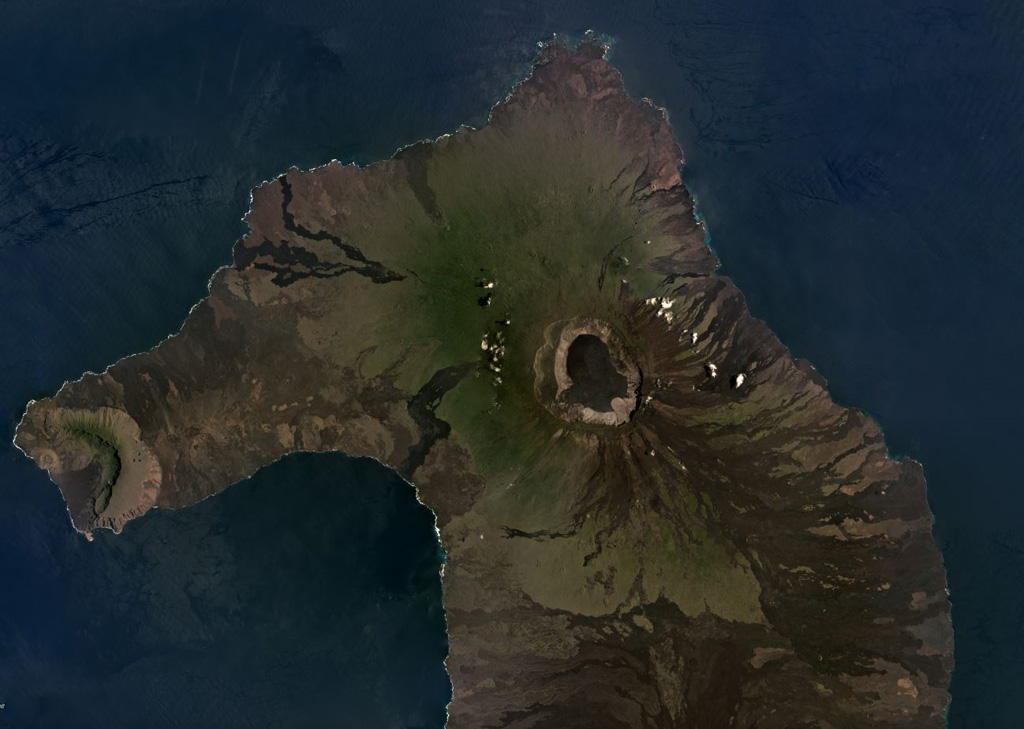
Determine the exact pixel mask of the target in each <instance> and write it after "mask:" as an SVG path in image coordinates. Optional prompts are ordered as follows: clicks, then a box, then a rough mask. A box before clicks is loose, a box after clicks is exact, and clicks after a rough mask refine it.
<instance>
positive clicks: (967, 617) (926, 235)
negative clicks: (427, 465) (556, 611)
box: [0, 0, 1024, 729]
mask: <svg viewBox="0 0 1024 729" xmlns="http://www.w3.org/2000/svg"><path fill="white" fill-rule="evenodd" d="M588 28H593V29H594V30H596V31H598V32H600V33H603V34H606V35H608V36H610V37H612V38H613V39H614V41H615V44H614V47H613V51H612V60H613V61H614V62H615V63H616V64H617V65H618V66H619V67H620V68H621V69H622V71H623V75H624V77H625V80H626V83H627V87H628V88H629V90H630V91H631V92H632V93H633V94H634V95H636V96H649V97H650V98H652V99H653V100H654V101H655V102H657V103H659V104H661V105H663V106H665V107H666V108H667V109H668V111H669V114H670V118H671V120H672V122H673V126H674V128H675V131H676V134H677V137H678V138H679V140H680V142H681V144H682V146H683V149H684V152H685V154H686V157H687V166H686V169H685V179H686V181H687V184H688V185H689V186H690V188H691V190H692V191H693V192H694V194H695V195H696V197H697V199H698V203H699V206H700V211H701V214H702V215H703V216H704V218H705V219H706V221H707V224H708V228H709V230H710V233H711V244H712V245H713V247H714V248H715V250H716V252H717V253H718V254H719V256H720V257H721V259H722V262H723V270H724V271H725V272H726V273H727V274H728V275H730V276H732V277H733V278H734V279H735V280H736V282H737V283H738V284H739V286H740V288H741V289H742V290H743V291H744V293H745V294H746V296H747V299H748V302H749V304H750V307H751V309H752V311H753V312H754V313H755V315H757V316H760V317H762V318H764V319H765V320H766V321H767V322H768V323H769V324H770V325H771V327H772V328H773V329H774V330H775V331H776V333H778V334H779V336H780V338H781V339H782V341H783V342H785V343H786V344H787V345H789V346H790V348H791V349H792V350H793V352H794V353H795V354H797V355H799V356H803V357H807V358H808V359H810V360H811V361H812V362H813V363H814V364H815V365H816V366H817V367H818V369H819V370H820V371H821V372H822V373H823V374H824V375H825V376H826V377H827V378H828V379H829V382H830V387H831V390H832V393H833V395H834V396H835V397H836V399H838V400H839V401H840V402H843V403H847V404H853V405H856V406H858V407H862V408H864V409H865V410H867V411H868V412H870V413H871V414H872V415H874V416H875V417H876V418H877V419H878V420H879V422H880V423H881V425H882V426H883V428H884V429H885V432H886V435H887V439H888V442H889V445H890V448H891V450H892V451H893V453H894V454H895V455H898V456H909V457H913V458H917V459H918V460H920V461H922V462H923V463H924V465H925V469H926V473H927V476H928V480H929V489H930V491H929V496H930V500H931V503H932V506H933V509H934V511H935V513H936V520H937V521H936V538H937V540H938V542H939V544H940V546H941V547H942V549H943V552H944V555H945V559H946V564H947V568H948V570H949V585H950V591H951V595H952V600H953V605H954V615H953V619H954V631H955V635H956V662H957V665H956V670H955V675H954V681H953V687H952V697H953V700H952V705H951V708H950V713H949V724H950V726H951V727H958V728H959V727H994V728H995V729H999V728H1001V727H1018V726H1024V706H1022V704H1021V701H1020V699H1019V698H1018V696H1017V694H1019V687H1020V686H1021V685H1024V662H1022V661H1021V660H1020V657H1019V656H1020V654H1021V652H1022V650H1024V529H1022V526H1021V525H1022V524H1024V495H1022V493H1021V478H1020V476H1019V475H1018V468H1017V463H1016V458H1015V456H1016V455H1017V451H1018V450H1019V446H1018V440H1019V438H1020V432H1021V428H1020V425H1019V424H1018V423H1019V419H1020V417H1021V413H1024V396H1022V395H1021V389H1020V387H1019V385H1018V383H1017V369H1018V367H1019V363H1020V362H1021V361H1024V327H1022V324H1021V312H1022V311H1024V286H1022V285H1021V284H1022V280H1024V279H1022V275H1024V213H1022V212H1021V210H1020V206H1019V203H1018V198H1019V191H1020V190H1021V188H1022V182H1024V125H1022V123H1021V121H1020V120H1021V119H1022V118H1024V92H1022V89H1024V83H1022V81H1024V78H1022V74H1024V7H1022V6H1020V4H1019V3H1015V2H1014V1H1013V0H981V1H978V0H952V1H951V2H946V3H942V4H935V3H933V2H924V1H923V0H920V1H919V0H865V1H864V2H861V3H838V2H831V1H829V2H821V1H820V0H787V1H784V2H783V1H777V2H770V3H769V2H764V1H763V0H682V1H680V2H668V1H667V0H661V1H654V0H637V2H630V3H621V2H613V1H612V0H592V1H591V2H586V3H584V2H562V1H560V0H553V1H549V2H539V1H536V0H529V1H527V0H522V1H520V2H502V3H497V2H492V1H491V2H479V1H474V2H470V1H469V0H454V1H453V2H451V3H448V4H447V5H446V6H444V7H436V6H435V5H434V4H432V3H411V2H408V0H401V1H399V0H390V1H389V2H382V3H373V4H370V3H365V4H356V3H351V2H331V3H327V2H321V1H313V0H298V1H297V2H293V3H270V2H267V0H254V1H252V2H248V3H241V2H224V1H223V0H217V1H213V2H199V1H198V0H177V1H176V2H172V3H156V2H130V3H129V2H126V1H119V0H97V2H95V3H89V4H86V5H77V6H76V5H70V6H69V5H68V4H65V3H56V2H52V1H50V2H47V1H46V0H42V1H38V2H28V1H27V0H8V1H7V2H4V3H0V67H2V68H3V69H4V71H3V73H0V170H2V173H3V174H2V175H0V312H2V314H3V315H2V316H0V430H2V431H3V432H4V433H5V434H6V435H5V437H4V439H3V442H4V443H9V441H10V436H12V435H13V428H14V424H15V422H16V421H17V419H18V417H19V415H20V413H21V410H22V408H23V407H24V404H25V402H26V401H27V400H28V399H30V398H32V397H36V396H42V395H46V394H49V393H52V392H53V391H54V390H56V389H57V388H58V387H59V386H60V384H61V383H62V382H63V381H64V380H66V379H68V378H73V377H77V376H78V375H79V374H80V373H81V372H83V371H84V370H89V369H91V370H98V369H102V368H103V367H104V366H106V365H107V364H109V363H110V362H112V361H114V360H116V359H117V358H119V357H121V356H124V355H126V354H129V353H131V352H135V351H139V350H141V349H145V348H148V347H151V346H153V345H154V344H155V343H157V342H158V341H160V340H161V339H162V338H163V337H164V336H166V335H167V334H168V333H170V332H172V331H174V330H176V329H177V327H178V326H179V325H180V323H181V321H182V320H183V319H184V317H185V315H186V314H187V312H188V309H189V307H190V306H191V305H192V304H193V303H194V302H195V301H196V300H197V299H198V298H200V297H201V296H202V295H203V294H204V293H205V287H206V281H207V279H208V278H209V276H210V274H211V273H212V272H213V270H214V269H215V268H216V267H217V266H218V265H222V264H224V263H226V262H227V261H228V257H229V253H230V249H231V244H232V242H233V241H234V240H235V239H236V238H237V237H238V236H239V235H240V234H241V231H242V226H241V223H240V222H239V219H240V217H241V215H242V213H243V212H244V211H245V208H246V207H247V203H248V192H249V190H250V189H251V187H252V186H253V185H255V184H258V183H259V182H260V181H261V180H264V179H267V178H269V177H271V176H273V175H275V174H278V173H280V172H282V171H283V170H285V169H287V168H288V167H289V166H290V165H298V166H300V167H307V166H312V165H317V164H322V163H323V162H325V161H327V160H329V159H332V158H337V159H341V160H346V161H348V160H353V161H358V162H368V161H371V160H373V159H377V158H380V157H383V156H388V155H390V154H391V152H392V151H393V150H394V149H395V148H396V147H398V146H400V145H403V144H406V143H408V142H410V141H413V140H416V139H420V138H424V137H433V136H436V135H437V134H440V133H443V132H446V131H450V130H451V129H453V128H454V127H456V126H457V125H458V124H461V123H469V124H473V125H480V124H483V123H484V122H485V120H486V112H487V109H488V108H489V107H490V106H491V105H492V104H493V103H494V102H495V101H497V100H498V99H500V98H501V97H502V96H503V95H504V94H505V93H506V91H507V90H508V88H509V87H510V85H511V84H512V83H513V82H514V81H515V80H516V79H517V77H519V76H520V75H521V74H523V73H524V72H525V71H526V69H527V68H528V64H529V62H530V59H531V58H532V56H533V54H534V53H535V50H536V43H537V42H538V41H540V40H543V39H546V38H548V37H550V36H551V34H552V33H564V34H567V35H569V36H578V35H579V34H580V33H582V32H583V31H585V30H586V29H588ZM296 487H297V488H296ZM346 497H347V498H346ZM337 499H340V500H337ZM325 504H326V506H324V505H325ZM321 507H323V508H324V514H318V513H317V510H318V509H319V508H321ZM325 515H326V516H325ZM328 516H329V518H328ZM368 522H369V523H372V524H374V525H376V526H375V527H374V528H375V529H376V531H374V530H373V529H368V528H366V524H367V523H368ZM417 530H419V531H418V532H417ZM414 532H415V533H419V534H420V535H421V536H419V537H415V538H414V537H413V536H411V535H413V533H414ZM406 534H409V535H410V536H409V538H408V539H402V540H397V541H393V540H391V539H388V540H387V541H388V544H389V545H390V546H389V548H388V549H383V548H381V549H373V548H371V547H370V546H369V545H370V544H379V543H380V540H381V539H382V538H384V537H382V536H381V535H403V536H404V535H406ZM289 535H291V536H289ZM317 535H320V536H322V539H321V538H320V537H318V536H317ZM392 546H393V549H392V548H391V547H392ZM439 559H440V556H439V553H438V552H437V544H436V540H434V539H433V532H432V529H431V528H430V524H429V514H426V513H425V512H424V511H423V510H422V509H420V508H419V507H418V506H417V504H416V501H415V498H414V495H413V493H412V492H411V490H410V489H409V488H408V487H406V486H404V484H402V482H400V481H395V480H394V479H393V477H392V476H390V475H388V473H387V472H385V471H382V470H381V469H379V468H375V467H374V466H373V465H372V464H368V463H365V462H352V461H350V460H348V459H346V458H344V457H343V456H321V457H311V456H298V457H296V458H294V459H286V460H285V461H282V462H280V463H279V464H276V465H275V466H273V467H270V468H268V469H266V470H265V471H263V472H261V473H260V474H258V475H257V476H256V477H255V478H254V479H252V480H250V481H249V482H246V483H243V484H240V485H238V486H235V487H232V488H231V489H228V490H227V491H225V492H224V493H223V494H220V495H218V496H216V497H213V498H211V499H209V500H208V501H206V502H203V503H202V504H200V505H198V506H196V507H194V508H190V509H185V510H182V511H180V512H173V513H172V512H155V513H154V514H152V515H151V516H147V517H145V518H144V519H142V520H140V521H139V522H138V523H137V524H134V525H132V526H131V527H130V528H129V529H127V530H126V532H125V534H123V535H121V536H120V537H113V536H112V535H108V534H103V535H100V536H98V538H97V540H96V542H94V543H92V544H88V543H86V542H85V541H84V540H83V539H81V538H78V537H76V536H75V535H74V534H73V532H72V530H71V527H70V524H69V522H68V519H67V516H66V513H65V511H64V507H63V504H62V502H61V499H60V496H59V493H58V492H57V490H56V488H55V487H53V486H52V485H50V484H49V482H48V481H47V479H46V478H45V476H44V475H43V474H41V473H40V472H38V471H36V470H35V469H34V468H33V467H32V466H31V464H29V463H28V461H27V460H25V459H24V458H23V457H21V456H20V454H18V453H17V452H16V451H14V449H13V448H11V447H10V446H7V445H5V446H0V582H2V587H0V703H4V704H6V708H5V709H3V710H0V726H2V725H3V723H4V722H7V723H8V724H9V725H11V726H33V725H43V726H45V725H53V726H67V725H69V724H71V725H73V724H74V723H75V722H76V721H82V722H86V723H88V722H87V720H88V719H89V718H90V717H99V716H106V717H108V718H110V720H111V723H112V724H114V725H123V726H132V725H133V724H136V723H137V722H133V720H132V718H133V717H137V716H138V715H139V714H138V713H136V714H132V712H140V711H147V712H149V713H148V714H147V716H150V717H152V716H153V715H154V714H156V715H158V716H160V717H161V719H162V721H164V723H166V724H168V725H172V726H190V725H198V724H200V723H201V722H202V721H203V720H207V721H208V722H218V721H219V722H226V721H228V719H229V718H238V717H244V720H250V719H251V720H252V721H253V722H257V723H258V722H259V721H266V722H268V723H276V724H278V725H281V724H282V722H285V723H287V722H288V717H293V719H292V721H294V722H296V723H299V722H301V721H303V720H305V721H307V722H312V723H313V724H314V725H316V723H317V722H322V719H323V717H325V716H328V715H329V716H332V717H333V719H334V723H335V724H337V725H340V726H371V725H395V726H433V727H439V726H441V725H442V723H443V716H444V713H443V707H444V704H445V701H446V700H447V692H448V690H449V687H448V686H447V685H446V683H445V679H444V673H443V665H442V664H441V661H442V660H443V655H444V647H443V646H444V626H443V620H439V618H438V616H439V615H440V614H441V613H440V612H439V611H440V588H439V584H438V582H437V579H436V567H437V560H439ZM424 560H426V561H424ZM190 586H191V587H190ZM396 586H401V587H400V588H399V587H396ZM385 595H390V596H391V598H389V599H384V598H383V597H382V596H385ZM382 605H383V606H384V607H383V608H382V607H380V606H382ZM349 618H352V619H349ZM367 630H369V631H370V634H369V637H367V634H366V631H367ZM360 641H363V642H360ZM366 641H369V643H367V642H366ZM370 644H372V646H373V650H369V649H367V650H364V649H363V647H359V648H358V649H357V650H353V646H366V645H370ZM208 646H214V647H216V651H215V653H216V656H217V657H216V659H215V660H210V661H199V660H198V653H199V652H200V651H201V650H202V649H203V647H208ZM289 647H291V648H292V649H294V650H292V649H290V648H289ZM314 647H315V650H314V649H313V648H314ZM271 677H273V683H272V685H271V682H270V678H271ZM100 679H103V680H100ZM410 682H412V684H413V685H416V686H420V685H421V686H422V692H418V691H417V692H409V691H408V690H407V688H406V689H403V688H402V687H408V686H409V685H410ZM147 692H150V693H147ZM345 697H353V698H352V701H351V702H350V701H349V700H348V699H347V698H345ZM356 699H362V700H363V701H362V702H361V703H360V702H358V701H356ZM352 702H355V703H352ZM340 703H344V704H345V708H344V709H343V710H342V709H339V708H338V707H339V705H340ZM89 712H92V713H89ZM303 712H308V713H303ZM315 712H322V713H320V714H316V713H315ZM346 712H355V713H346ZM358 712H362V713H358ZM375 712H376V713H375ZM389 722H390V724H389ZM403 722H404V723H403Z"/></svg>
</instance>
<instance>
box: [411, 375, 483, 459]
mask: <svg viewBox="0 0 1024 729" xmlns="http://www.w3.org/2000/svg"><path fill="white" fill-rule="evenodd" d="M475 366H476V365H475V364H473V363H469V362H467V363H464V364H460V365H452V366H451V367H445V368H443V369H440V370H438V371H437V372H435V373H434V374H433V376H432V377H431V378H430V379H429V380H428V381H427V384H425V385H424V386H423V387H421V388H420V389H419V392H417V393H416V394H415V395H413V396H412V398H411V399H410V400H409V404H408V409H409V415H410V417H412V419H413V422H414V423H416V427H417V428H419V431H420V440H419V442H417V443H415V444H414V445H411V446H409V455H408V456H406V459H405V461H403V462H402V466H401V467H400V468H399V470H398V472H399V474H401V475H402V476H403V477H404V478H406V479H408V478H410V477H411V476H412V474H413V473H415V472H416V469H418V468H419V467H420V466H422V465H423V462H424V461H425V460H426V459H427V454H428V453H429V452H430V449H431V448H433V446H434V444H435V443H436V442H437V441H439V440H444V439H445V438H447V437H448V435H449V434H450V433H451V432H452V426H451V425H450V424H449V423H448V422H447V421H444V420H441V418H439V417H437V415H435V414H434V413H435V411H436V410H437V406H438V405H440V404H441V398H443V397H444V395H445V393H446V392H448V391H449V390H451V389H453V388H454V387H455V386H456V385H458V384H459V382H461V381H462V378H463V377H465V376H466V375H468V374H469V373H470V372H471V371H472V369H473V368H474V367H475Z"/></svg>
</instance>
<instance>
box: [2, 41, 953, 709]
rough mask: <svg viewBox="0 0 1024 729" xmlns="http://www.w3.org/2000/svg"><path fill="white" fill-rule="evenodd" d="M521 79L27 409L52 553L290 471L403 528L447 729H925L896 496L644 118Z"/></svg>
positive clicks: (943, 649)
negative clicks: (439, 563)
mask: <svg viewBox="0 0 1024 729" xmlns="http://www.w3.org/2000/svg"><path fill="white" fill-rule="evenodd" d="M605 53H606V48H605V47H604V46H600V45H597V44H594V43H592V42H584V43H583V44H581V45H579V46H578V47H569V46H565V45H560V44H556V43H552V44H549V45H546V46H544V47H543V48H542V49H541V51H540V52H539V55H538V57H537V59H536V61H535V63H534V65H533V69H532V72H531V73H530V75H529V76H528V77H527V78H526V79H524V80H523V81H521V82H520V83H519V84H518V85H517V86H515V87H514V88H513V90H512V91H511V93H510V94H509V95H508V96H507V98H505V99H504V100H503V101H502V102H500V103H499V104H497V105H496V106H495V107H494V108H493V109H492V110H491V113H490V116H489V119H488V122H487V124H486V126H484V127H483V128H482V129H479V130H475V129H471V128H468V127H462V128H460V129H458V130H457V131H456V132H455V133H453V134H450V135H445V136H442V137H440V138H438V139H436V140H434V141H425V142H419V143H416V144H413V145H411V146H408V147H405V148H403V149H401V150H400V151H399V152H397V153H396V154H395V155H394V156H393V157H392V158H391V159H389V160H385V161H381V162H378V163H376V164H372V165H370V166H367V167H365V168H362V167H359V166H356V165H351V164H348V165H346V164H341V163H339V162H337V161H332V162H331V163H329V164H326V165H324V166H323V167H319V168H316V169H313V170H309V171H300V170H297V169H291V170H289V171H288V172H286V173H285V174H283V175H281V176H280V177H278V178H276V179H274V180H273V181H270V182H267V183H264V184H263V185H261V186H260V187H259V188H257V189H256V190H255V191H254V192H253V194H252V205H251V209H250V210H249V211H248V213H247V214H246V217H245V222H246V223H247V225H248V232H247V233H246V234H245V236H244V237H243V238H242V239H241V240H239V241H238V242H237V243H236V244H235V247H234V251H233V263H232V264H231V265H229V266H225V267H223V268H221V269H220V270H218V271H217V272H216V273H215V274H214V276H213V278H212V279H211V281H210V289H209V296H208V297H207V298H206V299H205V300H203V301H202V302H200V303H199V304H197V305H196V306H195V307H194V308H193V309H192V311H191V313H190V314H189V316H188V318H187V320H186V321H185V323H184V324H183V326H182V328H181V331H180V332H178V333H177V334H175V335H173V336H170V337H169V338H167V339H166V340H164V341H163V342H162V343H161V344H159V345H158V346H157V347H155V348H154V349H152V350H151V351H149V352H145V353H142V354H138V355H134V356H131V357H127V358H125V359H123V360H121V361H119V362H117V363H116V364H114V365H112V366H111V367H110V368H108V369H107V370H106V371H105V372H103V373H102V374H92V373H90V374H86V375H85V376H83V377H82V378H81V379H79V380H77V381H75V382H70V383H67V384H66V385H65V386H64V387H63V388H61V390H60V391H59V392H58V393H57V394H56V395H55V396H54V397H52V398H50V399H46V400H41V401H33V402H30V403H29V404H28V407H27V409H26V411H25V414H24V417H23V419H22V421H21V423H20V425H19V427H18V430H17V434H16V437H15V442H16V444H17V446H18V447H19V448H20V449H21V450H22V451H24V452H25V453H26V454H27V455H28V456H29V457H30V458H32V459H33V460H35V461H36V463H38V464H39V466H40V467H42V468H44V469H46V470H47V471H48V472H49V475H50V477H51V478H52V480H53V481H54V482H56V484H57V485H58V486H59V487H60V489H61V491H62V493H63V495H64V498H65V500H66V502H67V506H68V510H69V512H70V515H71V518H72V521H73V523H74V526H75V528H76V529H78V530H79V531H80V532H82V533H83V534H86V535H87V536H88V535H89V534H90V533H91V532H92V531H93V530H96V529H103V528H105V529H111V530H113V531H115V532H117V531H120V530H121V528H122V527H123V526H124V524H125V523H126V522H128V521H129V520H131V519H134V518H137V517H139V516H141V515H143V514H144V513H145V512H146V511H147V510H149V509H150V508H153V507H161V508H176V507H184V506H187V505H189V504H192V503H195V502H197V501H199V500H200V499H203V498H205V497H207V496H209V495H211V494H214V493H216V492H218V491H220V490H222V489H224V488H226V487H227V486H229V485H231V484H233V483H235V482H237V481H239V480H241V479H243V478H245V477H247V476H249V475H251V474H252V473H253V472H255V471H256V470H257V469H259V468H260V467H262V466H264V465H266V464H268V463H270V462H272V461H274V460H276V459H278V458H281V457H282V456H284V455H286V454H288V453H290V452H293V451H300V450H301V451H343V452H345V453H347V454H350V455H352V456H363V457H371V458H375V459H377V460H378V461H380V462H381V463H383V464H386V465H388V466H390V467H391V468H393V469H395V470H396V471H397V472H398V473H399V474H400V475H401V476H402V477H404V478H405V479H406V480H408V481H409V482H410V483H412V484H413V485H414V486H415V487H416V489H417V493H418V496H419V498H420V499H421V500H422V502H423V503H425V504H426V505H427V506H429V507H430V508H431V509H432V510H433V511H434V513H435V515H436V520H437V522H436V523H437V528H438V532H439V536H440V540H441V543H442V545H443V547H444V549H445V550H446V552H447V563H446V565H445V567H444V569H443V573H442V584H443V594H444V606H445V611H446V617H447V625H448V633H449V640H450V650H449V656H448V659H447V667H448V672H449V675H450V676H451V681H452V684H453V691H454V695H453V698H452V701H451V704H450V705H449V707H448V711H449V720H448V726H449V727H451V728H452V729H462V728H466V729H481V728H483V727H507V728H512V727H517V728H519V727H522V728H525V727H534V728H541V727H552V728H557V729H563V728H564V727H600V728H604V727H608V728H611V727H693V728H697V727H701V728H707V727H712V728H714V727H748V728H752V727H758V729H772V728H780V729H781V728H786V729H793V728H795V727H818V728H819V729H828V728H832V729H841V728H845V727H865V726H871V727H942V726H944V725H945V721H944V711H945V708H946V705H947V702H948V698H949V697H948V693H947V686H948V683H949V677H950V671H951V667H952V630H951V625H950V620H949V601H948V598H947V592H946V579H945V572H944V569H943V565H942V560H941V556H940V554H939V551H938V549H937V548H936V546H935V543H934V541H933V539H932V536H931V526H932V517H931V513H930V511H929V507H928V503H927V500H926V491H925V482H924V478H923V472H922V468H921V466H920V465H919V464H918V463H916V462H913V461H912V460H910V459H904V460H902V461H895V460H893V459H892V458H890V457H889V455H888V453H887V451H886V447H885V443H884V440H883V436H882V433H881V432H880V430H879V428H878V426H877V425H876V424H875V422H874V421H873V420H871V418H869V417H868V416H867V415H865V414H864V413H863V412H861V411H858V410H856V409H851V408H846V407H841V406H839V405H837V404H836V403H834V402H833V401H832V400H831V398H830V397H829V394H828V392H827V390H826V385H825V382H824V380H823V379H822V378H821V377H820V376H819V375H818V374H817V372H816V371H815V370H814V369H813V368H812V367H811V366H810V365H809V364H808V363H807V362H805V361H802V360H798V359H794V358H793V357H792V356H791V355H790V354H789V352H788V351H787V350H786V349H785V347H783V346H782V345H781V344H780V343H779V341H778V340H777V339H776V337H775V336H774V335H773V334H772V332H771V331H770V330H769V329H768V328H767V326H766V325H765V324H763V323H762V322H760V321H758V320H756V319H754V318H752V317H751V316H750V314H749V313H748V311H747V308H746V305H745V302H744V299H743V297H742V296H741V294H740V292H739V291H738V290H737V288H736V287H735V286H734V285H733V284H732V283H731V282H730V281H729V280H728V279H727V278H724V277H722V276H720V275H718V274H716V269H717V267H718V261H717V259H716V257H715V256H714V254H713V253H712V252H711V251H710V249H709V247H708V246H707V244H706V241H705V231H704V227H703V224H702V223H701V222H700V221H699V220H698V219H696V217H695V215H694V210H693V202H692V199H691V197H690V195H689V194H688V192H687V190H686V188H685V186H684V185H683V183H682V180H681V176H680V175H681V170H682V165H683V158H682V152H681V150H680V147H679V145H678V144H677V142H676V141H675V139H674V137H673V133H672V131H671V129H670V127H669V124H668V119H667V116H666V114H665V112H664V111H663V110H661V109H659V108H657V107H655V106H654V105H653V104H651V103H650V102H649V101H648V100H646V99H645V100H642V101H640V102H637V101H634V100H633V99H632V98H630V97H629V96H628V95H627V93H626V91H625V89H624V87H623V81H622V78H621V76H620V75H619V73H618V72H617V71H616V70H615V69H614V68H613V67H612V66H611V65H610V64H609V62H608V61H607V60H606V59H605Z"/></svg>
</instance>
